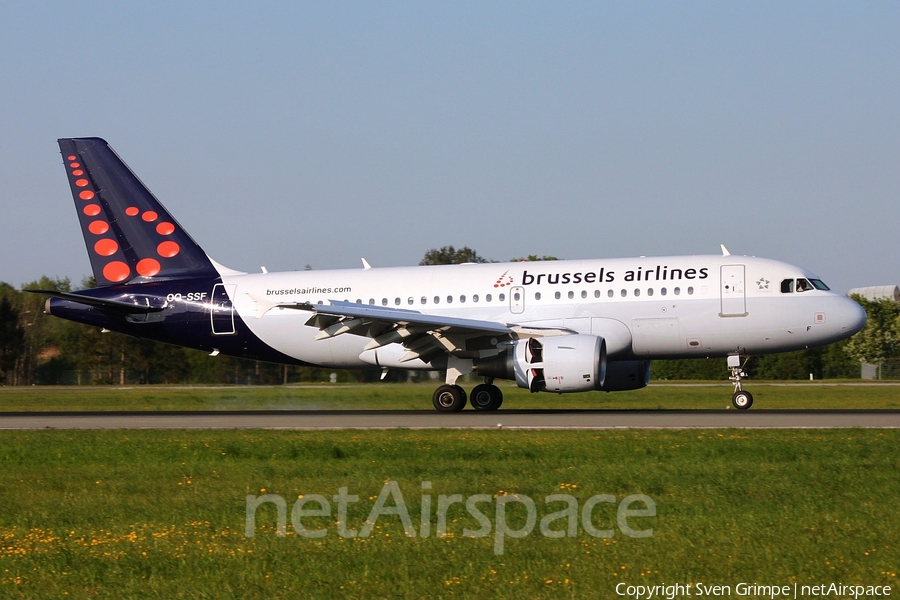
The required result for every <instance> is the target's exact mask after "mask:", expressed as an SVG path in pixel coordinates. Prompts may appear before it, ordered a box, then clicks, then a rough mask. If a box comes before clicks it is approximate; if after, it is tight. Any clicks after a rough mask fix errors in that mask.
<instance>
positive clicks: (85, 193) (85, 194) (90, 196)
mask: <svg viewBox="0 0 900 600" xmlns="http://www.w3.org/2000/svg"><path fill="white" fill-rule="evenodd" d="M78 197H79V198H81V199H82V200H91V199H93V197H94V192H92V191H91V190H84V191H83V192H79V194H78Z"/></svg>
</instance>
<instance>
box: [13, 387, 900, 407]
mask: <svg viewBox="0 0 900 600" xmlns="http://www.w3.org/2000/svg"><path fill="white" fill-rule="evenodd" d="M436 386H437V384H378V383H374V384H364V385H339V384H335V385H317V386H303V385H288V386H273V387H238V386H234V387H231V386H218V387H189V386H188V387H184V386H173V387H168V386H137V387H65V388H58V387H41V388H27V387H22V388H19V387H12V388H0V411H10V412H12V411H85V410H88V411H90V410H96V411H110V410H254V409H255V410H264V409H275V410H319V409H331V410H353V409H356V410H364V409H374V410H431V409H432V405H431V395H432V392H434V389H435V388H436ZM466 387H467V388H468V389H469V390H471V387H472V385H471V384H466ZM501 389H502V390H503V395H504V403H503V408H501V410H503V409H506V410H511V409H512V410H515V409H534V408H544V409H547V408H559V409H592V408H598V409H648V410H657V409H669V410H674V409H728V408H730V407H731V392H732V389H731V386H730V385H729V384H721V383H717V384H705V385H704V384H697V383H685V384H671V383H668V384H659V383H657V384H651V385H650V386H649V387H647V388H644V389H642V390H636V391H632V392H617V393H603V392H587V393H582V394H556V395H554V394H530V393H528V391H527V390H523V389H519V388H517V387H515V386H513V385H509V384H506V385H503V386H502V387H501ZM747 389H748V390H750V391H751V392H752V393H753V394H754V396H755V399H756V400H755V403H754V407H755V408H757V409H759V408H767V409H845V408H855V409H892V408H893V409H897V408H900V393H898V390H900V388H898V387H897V386H894V385H884V384H860V383H853V384H851V383H812V384H810V383H796V384H783V383H752V384H750V385H748V386H747Z"/></svg>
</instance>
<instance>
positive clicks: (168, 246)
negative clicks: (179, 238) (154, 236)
mask: <svg viewBox="0 0 900 600" xmlns="http://www.w3.org/2000/svg"><path fill="white" fill-rule="evenodd" d="M156 251H157V252H158V253H159V255H160V256H162V257H163V258H172V257H173V256H175V255H176V254H178V253H179V252H180V251H181V248H180V247H179V246H178V244H176V243H175V242H171V241H166V242H163V243H161V244H160V245H159V246H157V247H156Z"/></svg>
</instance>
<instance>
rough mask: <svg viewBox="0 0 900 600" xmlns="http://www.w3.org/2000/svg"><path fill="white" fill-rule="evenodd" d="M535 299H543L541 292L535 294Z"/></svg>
mask: <svg viewBox="0 0 900 600" xmlns="http://www.w3.org/2000/svg"><path fill="white" fill-rule="evenodd" d="M534 299H535V300H540V299H541V293H540V292H535V293H534Z"/></svg>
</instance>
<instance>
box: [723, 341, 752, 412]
mask: <svg viewBox="0 0 900 600" xmlns="http://www.w3.org/2000/svg"><path fill="white" fill-rule="evenodd" d="M748 360H750V357H749V356H748V357H746V358H745V359H744V362H743V364H742V363H741V357H740V356H739V355H737V354H734V355H731V356H729V357H728V368H729V369H730V370H731V376H730V377H729V378H728V379H729V380H731V383H733V384H734V395H733V396H732V397H731V403H732V404H733V405H734V407H735V408H736V409H738V410H747V409H748V408H750V407H751V406H753V394H751V393H750V392H745V391H744V389H743V387H742V386H741V380H742V379H743V378H744V377H746V376H747V374H746V373H744V366H745V365H746V364H747V361H748Z"/></svg>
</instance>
